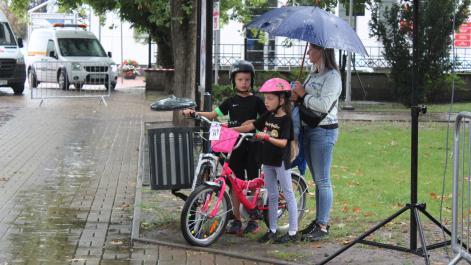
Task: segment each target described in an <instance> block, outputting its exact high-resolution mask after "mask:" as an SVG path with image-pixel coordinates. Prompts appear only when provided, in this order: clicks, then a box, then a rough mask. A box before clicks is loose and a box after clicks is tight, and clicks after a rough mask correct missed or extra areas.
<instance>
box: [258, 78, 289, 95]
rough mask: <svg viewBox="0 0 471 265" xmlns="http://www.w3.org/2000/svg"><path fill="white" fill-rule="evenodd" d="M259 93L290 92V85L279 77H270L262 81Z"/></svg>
mask: <svg viewBox="0 0 471 265" xmlns="http://www.w3.org/2000/svg"><path fill="white" fill-rule="evenodd" d="M258 92H260V93H276V92H291V85H290V84H289V83H288V81H286V80H284V79H281V78H272V79H269V80H267V81H266V82H265V83H263V86H262V87H261V88H260V90H259V91H258Z"/></svg>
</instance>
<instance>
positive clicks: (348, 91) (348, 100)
mask: <svg viewBox="0 0 471 265" xmlns="http://www.w3.org/2000/svg"><path fill="white" fill-rule="evenodd" d="M352 14H353V0H350V4H349V8H348V24H349V25H350V26H351V25H352ZM343 109H345V110H353V109H354V108H353V106H352V52H348V55H347V80H346V84H345V105H344V106H343Z"/></svg>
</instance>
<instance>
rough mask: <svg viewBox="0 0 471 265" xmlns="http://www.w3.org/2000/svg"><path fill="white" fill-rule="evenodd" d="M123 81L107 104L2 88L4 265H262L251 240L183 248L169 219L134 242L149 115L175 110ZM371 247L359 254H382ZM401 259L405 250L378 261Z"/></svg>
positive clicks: (0, 250)
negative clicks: (34, 96)
mask: <svg viewBox="0 0 471 265" xmlns="http://www.w3.org/2000/svg"><path fill="white" fill-rule="evenodd" d="M124 82H126V81H124ZM124 82H123V85H122V86H120V85H118V90H117V91H116V92H115V93H113V94H112V96H111V98H109V99H107V103H108V106H107V107H106V106H105V105H103V104H102V103H100V101H99V100H97V99H96V100H95V99H85V100H84V99H63V100H55V99H54V100H46V101H45V103H44V104H43V105H42V106H41V107H39V101H31V100H30V99H29V95H28V94H27V93H28V92H27V91H25V95H24V96H22V97H16V96H12V95H11V94H10V93H9V92H3V90H2V91H0V101H1V104H0V264H2V265H3V264H44V265H50V264H53V265H54V264H87V265H90V264H102V265H107V264H141V265H142V264H240V265H242V264H266V262H263V261H259V262H257V261H254V259H248V258H249V257H248V256H247V255H251V256H252V257H262V256H263V255H262V254H261V253H264V252H267V250H266V249H261V250H260V249H259V250H258V251H259V252H256V253H255V254H254V253H253V252H248V251H244V249H237V248H235V247H233V246H234V245H238V244H239V243H240V242H244V243H246V244H248V246H250V247H253V249H254V250H256V249H257V248H256V247H255V245H254V244H253V242H252V243H251V239H247V238H245V239H242V241H241V239H239V238H230V239H229V240H228V242H229V245H230V246H232V247H231V248H228V247H227V246H228V245H220V246H219V250H218V249H215V250H213V251H212V252H204V251H200V250H197V249H196V250H195V249H189V248H186V247H185V242H183V241H182V240H181V238H178V237H177V236H175V235H179V231H178V230H172V229H174V227H173V228H172V225H169V227H170V228H172V229H168V230H165V231H164V230H156V234H154V235H153V234H149V235H146V236H147V237H150V238H152V239H155V240H161V241H165V242H167V243H168V244H160V245H155V244H146V243H140V242H134V244H133V243H132V242H131V231H132V226H131V224H132V221H133V212H134V209H133V206H134V201H135V195H136V194H135V192H136V185H137V182H136V176H137V175H138V171H139V151H140V150H139V148H140V143H141V136H142V135H143V123H144V122H148V121H152V122H165V121H168V120H170V118H171V117H170V116H169V113H158V112H152V111H150V110H149V103H150V102H149V100H146V98H145V93H144V90H143V89H142V87H141V86H142V80H136V81H132V82H128V83H127V84H126V83H124ZM144 193H145V192H144ZM145 194H149V195H151V196H156V197H158V198H159V200H166V202H167V203H168V204H167V205H166V206H168V207H162V206H163V205H164V204H155V205H152V206H155V208H157V209H171V208H169V207H173V206H174V205H173V203H177V204H178V203H180V204H181V202H180V201H177V200H175V201H174V200H170V199H169V197H168V194H165V193H163V192H161V193H158V192H147V193H145ZM144 199H145V200H147V199H150V198H144ZM171 222H172V221H171V220H170V223H171ZM162 231H163V232H165V233H167V234H168V232H171V233H172V234H169V235H170V237H166V236H165V233H164V234H161V235H159V234H158V233H159V232H162ZM172 236H173V237H172ZM174 239H177V241H176V242H175V240H174ZM172 240H174V241H172ZM252 241H253V240H252ZM173 243H175V244H173ZM250 244H252V245H250ZM182 246H183V247H182ZM186 246H187V245H186ZM303 247H304V249H308V250H309V251H311V252H312V253H314V254H313V256H312V257H311V260H312V262H308V263H315V261H316V260H318V258H316V257H315V255H321V256H322V255H324V253H326V252H325V251H324V252H322V251H319V250H318V248H317V246H303ZM333 247H336V246H333ZM228 250H230V251H229V252H231V253H229V255H225V254H224V252H227V251H228ZM297 251H301V250H298V249H296V248H294V249H290V250H289V252H290V253H291V252H293V253H297ZM368 251H369V250H367V252H361V253H360V254H359V255H360V256H361V255H365V254H367V255H376V254H378V252H368ZM268 252H269V251H268ZM234 253H235V254H234ZM274 253H275V255H274V256H273V255H272V256H271V258H273V257H275V258H276V257H277V255H281V254H283V253H281V254H276V252H274ZM279 253H280V252H279ZM303 253H305V252H303ZM316 253H317V254H316ZM391 253H392V252H381V253H380V254H379V255H380V256H387V255H389V256H390V255H393V254H391ZM239 255H240V256H239ZM244 255H245V256H247V259H240V258H237V256H239V257H242V256H244ZM303 255H305V254H303ZM304 257H306V256H304ZM308 258H309V257H308ZM279 260H280V263H283V262H282V261H283V259H279ZM411 260H413V261H411V263H416V262H415V261H417V262H419V261H421V259H418V258H417V257H413V258H411ZM344 261H345V262H349V263H352V261H351V259H350V258H347V259H343V260H342V262H344ZM402 261H409V258H408V256H406V257H404V256H401V258H400V259H398V261H397V262H396V261H395V262H390V263H381V261H378V263H377V264H403V263H401V262H402ZM332 264H343V263H332ZM417 264H420V263H417Z"/></svg>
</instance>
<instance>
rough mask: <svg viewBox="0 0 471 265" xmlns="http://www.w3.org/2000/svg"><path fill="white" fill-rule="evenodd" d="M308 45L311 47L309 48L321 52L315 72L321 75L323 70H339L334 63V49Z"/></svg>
mask: <svg viewBox="0 0 471 265" xmlns="http://www.w3.org/2000/svg"><path fill="white" fill-rule="evenodd" d="M309 45H310V46H311V48H314V49H317V50H322V53H321V58H320V61H319V62H318V65H317V71H318V72H319V73H322V72H324V71H325V70H332V69H333V70H337V71H338V70H339V67H338V66H337V62H336V61H335V54H334V49H330V48H324V47H321V46H318V45H316V44H314V43H309Z"/></svg>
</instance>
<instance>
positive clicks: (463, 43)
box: [455, 40, 471, 47]
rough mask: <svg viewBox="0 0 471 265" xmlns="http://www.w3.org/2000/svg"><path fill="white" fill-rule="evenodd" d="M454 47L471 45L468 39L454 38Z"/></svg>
mask: <svg viewBox="0 0 471 265" xmlns="http://www.w3.org/2000/svg"><path fill="white" fill-rule="evenodd" d="M455 47H471V41H469V40H455Z"/></svg>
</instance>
